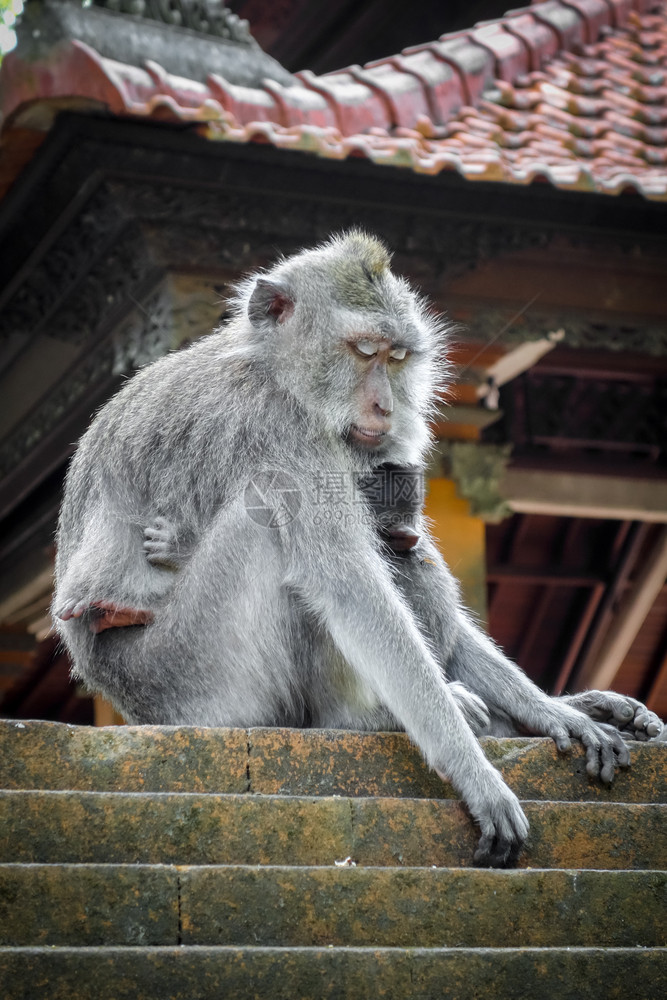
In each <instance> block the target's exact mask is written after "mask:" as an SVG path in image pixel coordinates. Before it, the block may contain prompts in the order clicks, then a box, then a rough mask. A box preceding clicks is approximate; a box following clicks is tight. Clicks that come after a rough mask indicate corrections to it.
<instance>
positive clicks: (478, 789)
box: [436, 765, 529, 868]
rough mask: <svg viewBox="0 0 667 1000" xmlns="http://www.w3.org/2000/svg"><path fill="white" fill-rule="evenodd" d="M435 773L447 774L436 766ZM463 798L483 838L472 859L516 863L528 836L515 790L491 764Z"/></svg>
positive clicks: (496, 865) (497, 864) (495, 865)
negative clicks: (511, 788)
mask: <svg viewBox="0 0 667 1000" xmlns="http://www.w3.org/2000/svg"><path fill="white" fill-rule="evenodd" d="M436 773H437V774H438V775H439V776H440V777H441V778H442V779H443V781H446V780H447V779H446V777H445V775H444V774H442V773H441V772H440V771H438V770H437V768H436ZM464 798H465V801H466V804H467V806H468V809H469V810H470V812H471V814H472V817H473V819H474V820H475V821H476V822H477V823H478V824H479V827H480V830H481V831H482V836H481V837H480V840H479V844H478V845H477V850H476V851H475V854H474V857H473V862H474V864H476V865H480V867H483V868H507V867H508V866H510V865H514V864H516V861H517V858H518V857H519V854H520V852H521V848H522V847H523V845H524V843H525V840H526V837H527V836H528V830H529V826H528V820H527V819H526V817H525V815H524V812H523V809H522V808H521V805H520V803H519V800H518V799H517V797H516V795H515V794H514V792H513V791H511V790H510V789H509V788H508V787H507V785H506V784H505V782H504V781H503V779H502V777H501V776H500V774H499V773H498V771H496V769H495V768H494V767H492V766H491V765H489V766H488V768H485V769H484V771H483V772H482V773H481V774H479V773H478V774H476V775H475V785H474V787H473V788H471V789H466V790H465V792H464Z"/></svg>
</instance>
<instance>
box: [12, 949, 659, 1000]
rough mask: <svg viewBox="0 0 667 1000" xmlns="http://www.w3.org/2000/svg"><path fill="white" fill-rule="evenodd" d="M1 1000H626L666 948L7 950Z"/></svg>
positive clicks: (649, 976) (654, 978) (649, 981)
mask: <svg viewBox="0 0 667 1000" xmlns="http://www.w3.org/2000/svg"><path fill="white" fill-rule="evenodd" d="M0 981H1V982H3V994H2V995H3V1000H37V998H38V1000H91V998H92V997H94V998H95V1000H156V998H159V1000H193V998H195V997H196V1000H220V998H221V997H229V998H239V1000H241V998H246V997H252V998H254V1000H357V998H359V1000H368V998H369V997H380V996H382V997H387V998H388V1000H405V998H417V997H419V998H420V1000H461V998H462V997H475V1000H487V998H488V1000H517V998H519V997H535V998H540V1000H627V997H628V995H630V996H632V997H638V998H644V997H658V996H660V995H663V996H664V995H665V992H666V991H667V949H665V948H655V949H653V948H508V949H495V948H433V949H428V948H405V949H403V948H261V947H255V948H253V947H244V948H236V947H222V946H221V947H190V948H183V947H162V948H161V947H155V948H146V947H137V948H128V947H120V948H48V947H43V948H7V949H5V948H0Z"/></svg>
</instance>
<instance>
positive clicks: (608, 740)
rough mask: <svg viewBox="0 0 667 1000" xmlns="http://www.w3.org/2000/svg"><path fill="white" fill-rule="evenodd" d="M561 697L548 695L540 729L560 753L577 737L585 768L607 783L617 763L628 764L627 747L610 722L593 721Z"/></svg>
mask: <svg viewBox="0 0 667 1000" xmlns="http://www.w3.org/2000/svg"><path fill="white" fill-rule="evenodd" d="M562 702H563V699H562V698H550V699H549V703H550V704H547V706H546V708H545V711H544V714H543V717H542V719H541V721H540V728H539V731H540V733H543V734H544V735H545V736H550V737H551V738H552V740H553V741H554V743H555V744H556V747H557V748H558V750H559V752H560V753H567V752H568V751H569V750H570V749H571V747H572V743H571V738H575V739H578V740H580V741H581V743H583V745H584V749H585V750H586V771H587V772H588V774H589V775H590V776H591V777H593V778H597V777H599V778H600V780H601V781H603V782H604V783H605V784H607V785H610V784H611V783H612V781H613V780H614V775H615V773H616V768H617V767H629V766H630V751H629V750H628V748H627V747H626V745H625V742H624V741H623V737H622V736H621V734H620V733H619V732H618V730H617V729H615V728H614V727H613V726H605V725H602V724H600V723H597V722H593V720H592V719H590V718H589V717H588V716H587V715H584V713H583V712H580V711H579V710H578V709H576V708H571V707H570V706H569V705H564V704H563V703H562Z"/></svg>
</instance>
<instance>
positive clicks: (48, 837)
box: [0, 791, 667, 869]
mask: <svg viewBox="0 0 667 1000" xmlns="http://www.w3.org/2000/svg"><path fill="white" fill-rule="evenodd" d="M524 807H525V811H526V814H527V816H528V819H529V821H530V824H531V833H530V837H529V841H528V844H527V846H526V850H525V851H524V853H523V854H522V856H521V859H520V864H521V865H522V866H524V867H526V866H529V867H537V868H598V869H601V868H611V869H625V868H628V869H629V868H632V869H658V868H662V867H665V857H666V856H667V850H666V847H667V834H666V830H667V806H666V805H660V804H643V805H640V804H632V803H607V802H526V803H525V804H524ZM477 839H478V831H477V830H476V828H475V826H474V824H473V823H472V821H471V819H470V818H469V816H468V815H467V813H466V811H465V809H464V807H463V805H462V804H461V803H460V802H456V801H451V800H435V799H405V798H403V799H401V798H394V799H389V798H361V799H354V798H344V797H336V796H322V797H305V796H291V795H252V794H241V795H236V794H229V795H214V794H195V793H176V792H150V793H141V792H134V793H126V792H53V791H5V792H0V861H2V862H44V863H64V862H75V863H76V862H97V863H104V862H117V863H144V864H164V863H173V864H286V865H305V866H307V865H331V864H333V863H334V861H336V860H341V859H344V858H346V857H348V856H351V857H352V858H353V860H355V861H356V862H358V863H359V864H362V865H380V866H385V865H389V866H396V865H406V866H409V867H411V866H422V865H425V866H430V865H437V866H438V867H458V866H466V865H470V864H471V862H472V856H473V853H474V849H475V845H476V843H477Z"/></svg>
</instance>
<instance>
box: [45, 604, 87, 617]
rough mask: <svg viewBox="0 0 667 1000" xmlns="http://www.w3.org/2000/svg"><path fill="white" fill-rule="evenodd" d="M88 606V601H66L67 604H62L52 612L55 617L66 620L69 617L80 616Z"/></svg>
mask: <svg viewBox="0 0 667 1000" xmlns="http://www.w3.org/2000/svg"><path fill="white" fill-rule="evenodd" d="M89 607H90V604H89V602H88V601H68V602H67V604H63V605H62V607H60V608H58V609H57V610H55V611H54V612H53V613H54V615H55V617H56V618H60V620H61V621H63V622H68V621H70V619H71V618H80V617H81V615H82V614H83V613H84V611H86V610H87V609H88V608H89Z"/></svg>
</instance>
